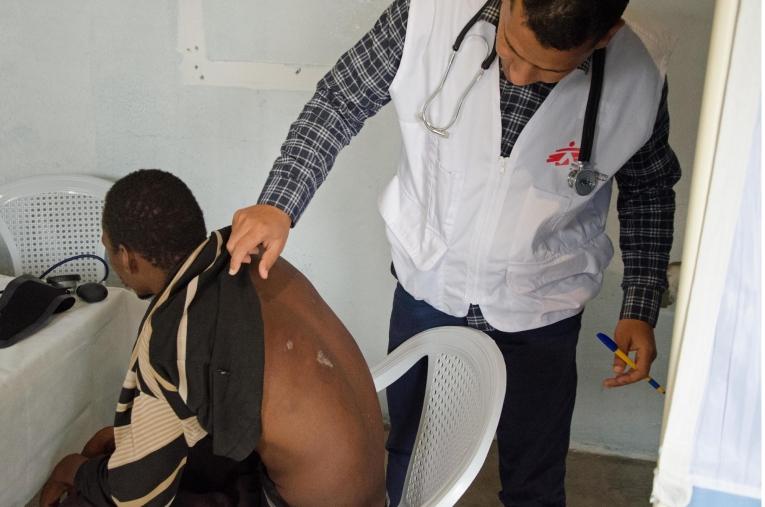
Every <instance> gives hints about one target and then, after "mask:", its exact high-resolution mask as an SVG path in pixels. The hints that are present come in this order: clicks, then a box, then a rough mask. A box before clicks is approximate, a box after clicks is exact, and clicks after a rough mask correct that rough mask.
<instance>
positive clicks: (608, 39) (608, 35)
mask: <svg viewBox="0 0 765 507" xmlns="http://www.w3.org/2000/svg"><path fill="white" fill-rule="evenodd" d="M623 26H624V20H623V19H620V20H619V21H617V22H616V24H614V26H612V27H611V29H610V30H609V31H608V32H607V33H606V34H605V35H604V36H603V37H601V38H600V40H599V41H598V42H597V44H595V49H601V48H604V47H606V46H608V43H609V42H611V39H612V38H613V37H614V35H616V32H618V31H619V30H620V29H621V28H622V27H623Z"/></svg>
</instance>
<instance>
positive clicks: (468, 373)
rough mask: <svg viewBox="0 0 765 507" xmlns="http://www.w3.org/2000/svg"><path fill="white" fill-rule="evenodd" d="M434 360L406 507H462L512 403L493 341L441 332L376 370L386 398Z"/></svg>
mask: <svg viewBox="0 0 765 507" xmlns="http://www.w3.org/2000/svg"><path fill="white" fill-rule="evenodd" d="M425 356H427V357H428V377H427V385H426V388H425V400H424V403H423V408H422V415H421V418H420V426H419V429H418V431H417V439H416V441H415V444H414V449H413V451H412V458H411V460H410V462H409V468H408V470H407V473H406V480H405V482H404V491H403V493H402V495H401V503H400V504H399V505H401V506H402V507H403V506H406V507H425V506H428V507H431V506H432V507H445V506H452V505H454V504H455V503H456V502H457V500H459V498H460V497H461V496H462V495H463V494H464V493H465V491H466V490H467V488H468V486H469V485H470V484H471V483H472V482H473V480H474V479H475V477H476V475H478V472H479V471H480V469H481V466H482V465H483V462H484V461H485V460H486V455H487V454H488V452H489V447H490V446H491V442H492V440H493V438H494V433H495V432H496V429H497V424H498V423H499V416H500V413H501V411H502V403H503V401H504V397H505V385H506V383H505V380H506V378H505V377H506V374H505V362H504V360H503V358H502V354H501V353H500V351H499V349H498V348H497V346H496V344H495V343H494V341H493V340H492V339H491V338H489V337H488V336H487V335H486V334H484V333H482V332H480V331H476V330H475V329H469V328H464V327H440V328H435V329H430V330H428V331H425V332H422V333H420V334H418V335H416V336H414V337H412V338H410V339H409V340H407V341H406V342H405V343H404V344H402V345H401V346H400V347H399V348H397V349H396V350H394V351H393V352H392V353H391V354H390V355H388V356H387V357H386V358H385V359H384V360H383V361H382V362H381V363H380V364H379V365H377V366H376V367H375V368H373V369H372V377H373V378H374V382H375V389H377V391H378V392H379V391H382V390H383V389H385V388H386V387H388V386H389V385H390V384H392V383H393V382H394V381H395V380H396V379H398V378H399V377H401V376H402V375H403V374H404V373H406V371H407V370H409V369H410V368H411V367H412V366H413V365H414V364H415V363H416V362H417V361H419V360H420V359H421V358H423V357H425Z"/></svg>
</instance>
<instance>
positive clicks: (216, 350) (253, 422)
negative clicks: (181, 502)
mask: <svg viewBox="0 0 765 507" xmlns="http://www.w3.org/2000/svg"><path fill="white" fill-rule="evenodd" d="M229 232H230V229H224V230H222V231H215V232H214V233H213V235H212V236H211V237H210V238H209V239H208V240H207V241H206V242H205V243H203V244H202V245H200V246H199V247H198V248H197V249H196V250H195V251H194V252H193V253H192V254H191V255H190V256H189V258H188V259H187V260H186V261H185V262H184V264H183V265H182V266H181V267H180V269H179V270H178V272H177V273H176V274H175V275H174V276H173V278H172V280H171V281H170V283H169V284H168V286H167V287H166V288H165V289H164V290H163V291H162V293H160V294H159V295H157V297H156V298H155V300H154V301H153V303H152V305H151V306H150V307H149V309H148V311H147V313H146V316H145V317H144V320H143V323H142V324H141V328H140V331H139V333H138V338H137V340H136V343H135V345H134V348H133V352H132V355H131V358H130V366H129V369H128V372H127V375H126V377H125V381H124V382H123V385H122V391H121V393H120V397H119V402H118V404H117V409H116V415H115V419H114V440H115V451H114V453H113V454H112V455H111V456H102V457H99V458H94V459H91V460H89V461H88V462H86V463H84V464H83V465H82V466H81V467H80V469H79V470H78V472H77V475H76V478H75V487H76V488H77V490H78V491H79V492H80V494H81V495H82V496H83V497H84V498H86V499H87V500H88V501H90V502H91V503H92V504H94V505H112V504H116V505H129V506H133V505H135V506H138V505H168V504H169V503H170V502H172V500H173V499H174V498H175V496H176V494H177V492H178V490H179V485H180V481H181V478H182V475H183V472H184V469H185V468H186V467H190V466H191V463H190V461H191V460H192V458H193V457H195V456H198V455H199V453H198V451H199V448H200V447H204V446H198V444H199V443H200V442H202V441H203V440H205V439H207V440H211V441H212V447H211V449H210V451H209V452H208V453H207V456H205V455H202V456H200V457H201V459H202V460H205V459H207V458H208V457H209V459H213V458H212V455H213V454H214V455H216V456H223V457H226V458H230V459H229V461H230V462H231V463H236V462H240V461H243V460H244V459H245V458H247V457H248V456H249V455H250V454H252V453H253V452H254V450H255V446H256V445H257V443H258V440H259V438H260V427H261V426H260V406H261V399H262V392H263V390H262V387H263V358H264V353H263V327H262V320H261V319H260V318H259V317H260V304H259V301H258V297H257V294H255V291H254V288H253V287H252V284H251V282H250V279H249V274H248V272H247V270H241V271H240V274H239V275H237V276H236V277H231V276H229V275H228V272H227V269H228V262H229V256H228V253H227V251H226V249H225V248H224V245H225V243H226V240H227V239H228V234H229ZM242 315H246V316H256V317H255V318H245V319H243V318H242ZM258 337H259V338H258ZM195 446H196V449H195ZM194 451H197V452H194ZM200 461H201V460H200Z"/></svg>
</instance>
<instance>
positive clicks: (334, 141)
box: [258, 0, 680, 331]
mask: <svg viewBox="0 0 765 507" xmlns="http://www.w3.org/2000/svg"><path fill="white" fill-rule="evenodd" d="M499 1H500V0H497V1H496V2H494V3H493V4H491V5H489V6H488V7H487V8H486V9H484V12H483V14H482V19H483V20H485V21H488V22H490V23H493V24H495V25H496V24H497V23H498V21H499ZM409 2H410V0H394V1H393V3H392V4H391V5H390V6H389V7H388V8H387V9H386V10H385V12H383V14H382V16H380V18H379V19H378V20H377V22H376V23H375V25H374V27H373V28H372V30H371V31H370V32H369V33H367V34H366V35H365V36H364V37H363V38H362V39H361V40H360V41H359V42H357V43H356V45H355V46H353V47H352V48H351V49H350V50H349V51H348V52H347V53H345V54H344V55H343V56H341V57H340V59H339V60H338V62H337V63H336V64H335V66H334V67H333V68H332V69H331V70H330V71H329V72H328V73H327V75H326V76H324V78H323V79H322V80H321V81H319V83H318V85H317V88H316V93H315V95H314V96H313V98H312V99H311V100H310V101H309V102H308V104H306V106H305V108H304V109H303V111H302V113H300V116H299V117H298V119H297V120H296V121H295V123H293V124H292V126H291V127H290V130H289V134H288V135H287V140H286V141H285V142H284V144H283V145H282V149H281V155H280V156H279V158H277V159H276V162H275V163H274V166H273V168H272V170H271V173H270V174H269V177H268V180H267V181H266V184H265V186H264V188H263V192H262V193H261V196H260V199H259V200H258V202H259V203H261V204H270V205H272V206H276V207H277V208H279V209H282V210H284V211H285V212H286V213H287V214H288V215H289V216H290V217H291V218H292V223H293V224H295V223H297V221H298V219H299V218H300V215H301V214H302V213H303V211H304V210H305V209H306V207H307V206H308V202H309V201H310V200H311V198H312V197H313V195H314V193H315V192H316V190H317V189H318V188H319V186H320V185H321V184H322V182H323V181H324V180H325V179H326V177H327V175H328V173H329V170H330V169H331V168H332V165H333V164H334V162H335V158H336V157H337V154H338V153H339V152H340V150H341V149H342V148H343V147H345V146H346V145H347V144H348V143H349V142H350V141H351V138H352V137H353V136H354V135H356V134H357V133H358V132H359V131H360V130H361V128H362V127H363V125H364V121H365V120H366V119H367V118H369V117H370V116H372V115H374V114H375V113H377V111H379V110H380V109H381V108H382V107H383V106H384V105H386V104H387V103H388V102H390V93H389V90H388V89H389V87H390V85H391V83H392V82H393V78H394V77H395V76H396V72H397V70H398V66H399V63H400V62H401V55H402V53H403V49H404V39H405V36H406V25H407V19H408V14H409ZM588 70H589V60H588V61H586V62H585V63H584V64H583V65H582V66H580V67H579V69H578V70H576V71H574V72H587V71H588ZM499 75H500V78H499V79H500V95H501V108H502V131H503V133H502V148H501V151H502V155H503V156H505V157H507V156H509V155H510V152H511V151H512V150H513V145H514V144H515V141H516V140H517V139H518V136H519V135H520V133H521V131H522V130H523V128H524V127H525V126H526V123H527V122H528V121H529V119H530V118H531V117H532V116H533V115H534V113H535V112H536V111H537V109H538V108H539V106H540V105H541V104H542V102H544V100H545V98H547V95H548V94H549V93H550V91H551V90H552V89H553V87H554V86H555V85H554V84H545V83H534V84H531V85H528V86H515V85H513V84H512V83H510V82H509V81H508V80H507V79H505V76H504V74H503V73H502V72H500V73H499ZM668 138H669V111H668V109H667V85H666V83H665V84H664V92H663V94H662V98H661V103H660V105H659V110H658V114H657V117H656V124H655V126H654V131H653V134H652V136H651V138H650V139H649V140H648V142H647V143H646V144H645V145H644V146H643V147H642V148H641V149H640V150H639V151H638V152H637V153H635V154H634V155H633V156H632V158H631V159H630V160H629V161H628V162H627V163H626V164H625V165H624V166H623V167H622V168H621V169H620V170H619V171H618V172H617V173H616V182H617V184H618V187H619V197H618V200H617V209H618V212H619V221H620V224H621V234H620V241H619V244H620V247H621V250H622V257H623V260H624V279H623V282H622V287H623V289H624V300H623V302H622V311H621V315H620V318H622V319H639V320H643V321H646V322H648V323H650V324H651V325H655V324H656V320H657V318H658V315H659V303H660V300H661V294H662V293H663V292H664V290H665V289H666V287H667V278H666V268H667V263H668V261H669V251H670V249H671V247H672V232H673V218H674V213H675V193H674V191H673V190H672V187H673V185H674V184H675V183H676V182H677V180H678V179H679V178H680V165H679V163H678V161H677V158H676V157H675V154H674V152H673V151H672V149H671V148H670V146H669V143H668ZM466 323H467V325H469V326H471V327H475V328H477V329H481V330H484V331H490V330H492V327H491V326H490V325H489V324H488V323H487V322H486V320H485V319H484V317H483V315H482V314H481V310H480V308H479V307H478V306H476V305H471V306H470V310H469V312H468V315H467V317H466Z"/></svg>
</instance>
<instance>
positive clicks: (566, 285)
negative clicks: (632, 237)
mask: <svg viewBox="0 0 765 507" xmlns="http://www.w3.org/2000/svg"><path fill="white" fill-rule="evenodd" d="M612 256H613V246H612V245H611V240H609V239H608V236H606V235H605V234H601V235H600V236H598V237H596V238H594V239H593V240H592V241H590V242H589V243H588V244H586V245H582V247H581V249H579V250H578V251H574V252H571V253H568V254H565V255H560V256H558V257H556V258H554V259H553V260H551V261H548V262H540V263H510V264H509V265H508V268H507V275H506V281H507V284H508V285H509V286H510V287H511V288H512V290H513V291H514V292H516V293H519V294H536V295H539V296H547V295H551V294H552V295H555V294H561V295H562V294H570V293H572V292H577V293H580V294H583V295H587V298H586V299H589V298H590V297H593V296H594V295H595V294H597V292H598V291H599V290H600V284H601V281H602V273H603V270H604V269H605V268H606V266H608V263H609V262H610V261H611V257H612Z"/></svg>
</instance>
